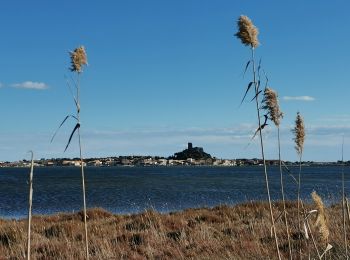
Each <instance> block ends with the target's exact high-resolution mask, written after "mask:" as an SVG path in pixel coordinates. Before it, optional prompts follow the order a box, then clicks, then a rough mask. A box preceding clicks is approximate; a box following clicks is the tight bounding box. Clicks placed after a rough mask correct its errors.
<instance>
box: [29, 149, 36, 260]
mask: <svg viewBox="0 0 350 260" xmlns="http://www.w3.org/2000/svg"><path fill="white" fill-rule="evenodd" d="M31 154H32V159H31V163H30V173H29V201H28V204H29V207H28V240H27V259H28V260H30V235H31V234H30V233H31V225H32V202H33V171H34V153H33V152H31Z"/></svg>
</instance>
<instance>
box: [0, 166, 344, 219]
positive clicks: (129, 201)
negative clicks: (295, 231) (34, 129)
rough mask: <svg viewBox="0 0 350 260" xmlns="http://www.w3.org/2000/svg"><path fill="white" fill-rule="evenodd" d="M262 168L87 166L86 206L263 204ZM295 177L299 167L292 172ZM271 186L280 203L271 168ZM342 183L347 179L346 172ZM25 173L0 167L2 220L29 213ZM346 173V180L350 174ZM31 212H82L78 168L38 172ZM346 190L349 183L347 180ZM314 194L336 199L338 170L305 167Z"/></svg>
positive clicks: (307, 187)
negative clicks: (257, 201) (251, 202)
mask: <svg viewBox="0 0 350 260" xmlns="http://www.w3.org/2000/svg"><path fill="white" fill-rule="evenodd" d="M262 170H263V168H262V167H112V168H86V187H87V188H86V189H87V191H86V192H87V194H86V195H87V205H88V207H103V208H105V209H107V210H110V211H112V212H115V213H134V212H139V211H143V210H144V209H146V208H154V209H156V210H159V211H162V212H165V211H174V210H180V209H185V208H189V207H200V206H209V207H210V206H215V205H219V204H236V203H240V202H245V201H249V200H266V195H265V194H266V190H265V182H264V175H263V171H262ZM292 171H295V176H296V175H297V169H292ZM269 172H270V173H269V174H270V188H271V195H272V197H273V199H279V198H280V194H279V187H280V186H279V181H280V180H279V172H278V168H276V167H271V168H270V169H269ZM345 172H346V179H350V178H349V177H350V174H348V173H349V170H348V169H347V168H346V169H345ZM28 173H29V169H23V168H0V217H6V218H12V217H16V218H20V217H24V216H26V214H27V207H28V206H27V200H28V184H27V178H28ZM348 175H349V176H348ZM285 181H286V183H285V185H286V194H287V198H288V199H295V198H296V187H297V186H296V184H295V183H294V181H293V179H292V178H291V177H289V176H288V174H285ZM33 187H34V195H33V213H34V214H39V213H41V214H51V213H55V212H73V211H78V210H80V209H81V207H82V206H81V205H82V195H81V194H82V192H81V180H80V169H79V168H69V167H57V168H56V167H55V168H36V169H35V171H34V184H33ZM346 187H347V189H349V188H350V181H347V182H346ZM313 190H316V191H317V192H318V193H319V194H320V195H321V196H323V198H324V199H325V200H326V202H327V203H334V202H336V201H337V200H338V199H339V198H340V190H341V167H304V168H303V174H302V197H303V198H304V199H308V198H309V197H310V193H311V192H312V191H313Z"/></svg>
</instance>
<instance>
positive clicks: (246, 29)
mask: <svg viewBox="0 0 350 260" xmlns="http://www.w3.org/2000/svg"><path fill="white" fill-rule="evenodd" d="M237 26H238V32H237V33H236V34H235V36H236V37H237V38H238V39H240V40H241V42H242V44H244V45H245V46H249V47H250V49H251V59H250V60H249V61H248V63H247V65H246V68H245V70H247V68H248V67H249V65H250V64H251V66H252V76H253V80H252V81H251V82H250V83H249V84H248V87H247V90H246V93H245V95H244V97H243V100H244V98H245V96H246V94H247V93H248V91H249V90H250V88H251V87H252V86H254V91H255V93H254V98H253V100H254V99H255V104H256V111H257V118H258V129H257V131H256V133H259V137H260V148H261V157H262V160H263V164H264V174H265V184H266V191H267V198H268V202H269V209H270V218H271V225H272V228H273V233H274V238H275V246H276V252H277V256H278V259H281V254H280V251H279V245H278V238H277V232H276V225H275V220H274V216H273V211H272V203H271V196H270V188H269V180H268V175H267V167H266V161H265V153H264V143H263V138H262V129H263V128H264V127H265V126H266V122H265V123H264V124H262V123H261V118H260V108H259V106H260V104H259V94H260V93H261V91H260V90H259V87H260V80H259V79H258V77H259V70H260V68H259V67H260V64H259V67H258V69H256V61H255V48H256V47H257V46H258V45H259V41H258V37H257V36H258V33H259V31H258V29H257V28H256V27H255V25H254V24H253V23H252V21H251V20H250V19H249V18H248V17H247V16H244V15H241V16H240V17H239V19H238V22H237ZM257 70H258V71H257ZM243 100H242V102H243ZM254 136H255V135H254Z"/></svg>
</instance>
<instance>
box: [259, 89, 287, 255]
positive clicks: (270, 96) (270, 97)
mask: <svg viewBox="0 0 350 260" xmlns="http://www.w3.org/2000/svg"><path fill="white" fill-rule="evenodd" d="M262 103H263V105H262V109H264V110H266V111H267V116H268V118H269V119H270V120H271V121H272V122H273V123H274V124H275V126H276V127H277V139H278V161H279V170H280V184H281V194H282V203H283V213H284V224H285V226H286V232H287V239H288V249H289V259H291V258H292V245H291V240H290V234H289V226H288V219H287V209H286V201H285V194H284V183H283V170H282V159H281V138H280V122H281V119H282V118H283V113H282V112H281V110H280V106H279V102H278V95H277V93H276V91H274V90H273V89H271V88H269V87H267V88H265V90H264V97H263V100H262Z"/></svg>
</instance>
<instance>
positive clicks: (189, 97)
mask: <svg viewBox="0 0 350 260" xmlns="http://www.w3.org/2000/svg"><path fill="white" fill-rule="evenodd" d="M349 9H350V2H348V1H345V0H344V1H340V0H336V1H332V2H329V1H316V0H312V1H301V0H296V1H272V0H267V1H258V0H254V1H245V0H236V1H232V0H221V1H209V0H179V1H161V0H150V1H141V0H138V1H136V0H135V1H103V2H99V3H97V2H95V1H81V0H78V1H67V0H63V1H44V0H42V1H39V0H35V1H18V0H14V1H6V2H3V3H2V6H1V10H0V22H1V24H2V25H3V26H2V27H1V28H0V33H1V35H2V41H1V48H0V107H1V110H0V111H1V112H0V115H1V121H2V123H1V127H0V161H15V160H20V159H24V158H26V159H28V158H29V154H28V153H27V152H28V151H29V150H33V151H34V153H35V158H37V159H39V158H53V157H55V158H56V157H78V144H77V138H76V137H75V138H74V139H73V141H72V143H71V146H70V147H69V148H68V150H67V151H66V152H65V153H64V152H63V151H64V148H65V145H66V142H67V140H68V137H69V135H70V132H71V130H72V129H73V127H74V122H73V121H69V122H67V124H66V125H65V126H63V127H62V129H61V130H60V132H59V133H58V135H57V137H56V139H55V140H54V142H53V143H50V139H51V137H52V135H53V133H54V132H55V130H56V128H57V127H58V125H59V124H60V122H61V121H62V120H63V119H64V117H65V116H66V115H68V114H72V113H74V109H75V107H74V102H73V100H72V97H71V95H70V93H69V90H68V87H67V85H66V80H65V76H68V77H69V75H70V72H69V70H68V68H69V65H70V60H69V54H68V52H69V51H70V50H73V49H74V48H76V47H78V46H80V45H84V46H85V48H86V51H87V56H88V63H89V65H88V67H86V68H85V69H84V72H83V73H82V75H81V91H82V92H81V117H82V127H81V131H82V140H83V155H84V156H85V157H102V156H119V155H160V156H170V155H173V154H174V153H175V152H178V151H181V150H182V149H184V148H186V146H187V142H192V143H193V145H194V146H200V147H203V148H204V150H205V151H206V152H208V153H210V154H211V155H212V156H215V157H218V158H259V157H261V156H260V149H259V143H258V139H257V138H256V140H253V141H251V137H252V136H253V134H254V132H255V129H256V127H257V126H256V125H257V118H256V111H255V106H254V104H253V103H251V102H250V99H251V98H252V97H253V96H252V93H250V94H248V98H247V99H246V101H245V102H244V103H243V104H242V105H241V106H240V105H239V104H240V102H241V99H242V97H243V95H244V92H245V88H246V86H247V84H248V82H249V81H250V80H251V73H249V71H248V72H247V74H246V75H245V76H244V77H243V71H244V66H245V64H246V62H247V61H248V60H249V58H250V51H249V48H247V47H245V46H243V45H242V44H241V43H240V41H239V40H238V39H237V38H235V37H234V34H235V33H236V31H237V25H236V21H237V19H238V17H239V16H240V15H241V14H244V15H247V16H249V17H250V18H251V19H252V21H253V23H254V24H255V25H256V26H257V27H258V28H259V31H260V34H259V41H260V42H261V45H260V46H259V47H258V48H257V50H256V56H257V59H260V58H261V59H262V66H263V68H264V70H265V71H266V72H267V74H268V77H269V86H270V87H271V88H273V89H275V90H276V91H277V92H278V94H279V98H280V106H281V109H282V111H283V112H284V115H285V116H284V119H283V120H282V123H281V138H282V157H283V159H285V160H291V161H296V160H298V157H297V154H296V151H295V149H294V143H293V140H292V139H293V135H292V133H291V129H292V128H293V125H294V120H295V116H296V113H297V111H300V113H301V114H302V116H303V117H304V119H305V125H306V140H305V147H304V157H303V158H304V160H313V161H335V160H340V159H341V146H342V138H343V136H344V141H345V145H344V159H345V160H350V136H349V134H350V111H349V101H348V99H349V96H350V90H349V80H348V75H349V70H350V67H349V60H350V52H349V46H350V26H349V25H350V16H349V15H348V10H349ZM263 134H264V141H265V146H266V147H265V149H266V158H267V159H276V158H277V157H278V150H277V140H276V128H275V127H273V126H272V125H271V124H270V125H269V126H268V127H267V128H265V129H264V133H263Z"/></svg>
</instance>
